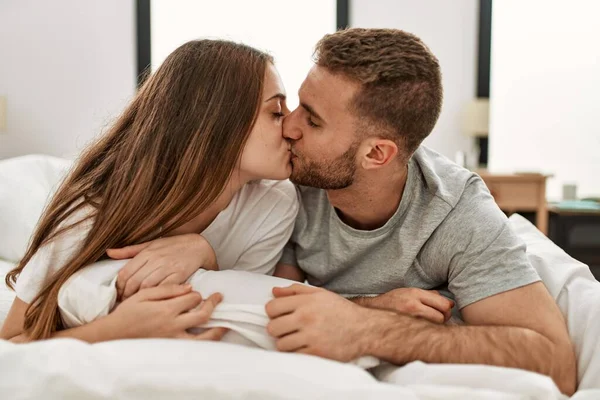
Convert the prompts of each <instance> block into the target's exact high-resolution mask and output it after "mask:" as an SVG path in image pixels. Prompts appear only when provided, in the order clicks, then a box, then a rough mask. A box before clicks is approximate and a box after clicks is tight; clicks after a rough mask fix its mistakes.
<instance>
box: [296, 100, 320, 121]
mask: <svg viewBox="0 0 600 400" xmlns="http://www.w3.org/2000/svg"><path fill="white" fill-rule="evenodd" d="M300 105H301V106H302V108H304V109H305V110H306V111H308V112H309V113H310V114H312V115H314V116H315V117H317V118H318V119H320V120H321V121H323V122H325V120H324V119H323V117H321V116H320V115H319V114H317V113H316V111H315V110H313V108H312V107H311V106H309V105H308V104H306V103H300Z"/></svg>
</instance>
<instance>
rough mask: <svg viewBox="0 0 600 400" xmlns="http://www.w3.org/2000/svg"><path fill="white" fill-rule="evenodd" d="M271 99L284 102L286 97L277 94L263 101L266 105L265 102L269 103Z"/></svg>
mask: <svg viewBox="0 0 600 400" xmlns="http://www.w3.org/2000/svg"><path fill="white" fill-rule="evenodd" d="M273 99H281V100H285V99H286V97H285V94H283V93H277V94H275V95H273V96H271V97H269V98H268V99H266V100H265V103H266V102H267V101H271V100H273Z"/></svg>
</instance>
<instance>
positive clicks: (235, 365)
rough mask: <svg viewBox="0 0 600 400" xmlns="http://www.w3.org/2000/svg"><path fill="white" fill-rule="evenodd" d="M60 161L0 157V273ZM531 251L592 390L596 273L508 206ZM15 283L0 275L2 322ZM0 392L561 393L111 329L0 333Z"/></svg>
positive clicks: (62, 167)
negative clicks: (17, 338)
mask: <svg viewBox="0 0 600 400" xmlns="http://www.w3.org/2000/svg"><path fill="white" fill-rule="evenodd" d="M68 167H69V163H68V162H66V161H65V160H61V159H55V158H51V157H46V156H26V157H21V158H19V159H11V160H3V161H0V277H2V278H3V277H4V274H5V273H6V272H7V271H8V270H9V269H10V268H12V267H13V266H14V263H15V262H16V260H18V257H19V254H22V252H23V250H24V247H25V245H26V243H27V239H28V237H29V236H28V235H30V234H31V230H32V229H33V227H34V226H35V221H36V220H37V218H38V217H39V214H40V213H41V210H42V208H43V204H44V203H45V201H46V199H47V198H48V195H49V193H51V191H52V189H53V188H55V187H56V182H58V180H59V179H60V177H61V176H63V175H64V173H65V171H66V170H67V169H68ZM510 223H511V224H512V226H513V228H514V229H515V230H516V232H517V233H518V234H519V235H520V236H521V237H522V238H523V239H524V240H525V241H526V243H527V247H528V255H529V257H530V260H531V261H532V263H533V264H534V266H535V268H536V269H537V270H538V272H539V273H540V275H541V276H542V279H543V280H544V283H545V284H546V286H547V288H548V290H549V291H550V293H551V294H552V296H553V297H554V298H555V299H556V300H557V303H558V304H559V306H560V308H561V311H562V312H563V314H564V315H565V318H566V320H567V323H568V327H569V332H570V335H571V337H572V339H573V342H574V345H575V350H576V352H577V356H578V369H579V370H578V381H579V387H580V388H579V391H578V392H577V393H576V394H575V395H574V396H573V397H572V398H573V399H600V340H599V338H600V283H598V282H597V281H596V280H595V279H594V277H593V276H592V275H591V273H590V271H589V268H587V266H585V265H583V264H581V263H579V262H577V261H575V260H573V259H572V258H570V257H569V256H568V255H567V254H566V253H564V252H563V251H562V250H560V249H559V248H558V247H557V246H555V245H554V244H553V243H552V242H551V241H549V240H548V239H547V238H546V237H545V236H544V235H542V234H541V233H540V232H539V231H537V230H536V229H535V227H534V226H533V225H531V224H530V223H529V222H528V221H527V220H525V219H524V218H522V217H520V216H518V215H515V216H512V217H511V218H510ZM13 296H14V295H13V293H12V292H11V291H9V290H8V289H7V288H5V287H4V285H0V324H1V323H2V321H3V320H4V318H5V315H6V312H7V311H8V307H9V306H10V303H11V302H12V298H13ZM0 398H2V399H9V398H10V399H37V398H44V399H65V398H74V399H157V398H169V399H174V400H180V399H192V398H194V399H196V398H210V399H233V398H236V399H237V398H256V399H282V398H286V399H313V398H315V399H320V398H323V399H332V398H342V399H378V400H379V399H388V398H389V399H392V398H393V399H467V398H468V399H540V400H542V399H543V400H547V399H564V398H566V397H565V396H562V395H561V394H560V393H559V391H558V390H557V388H556V386H555V385H554V383H553V382H552V380H551V379H550V378H548V377H545V376H542V375H539V374H535V373H531V372H526V371H521V370H517V369H511V368H498V367H490V366H478V365H431V364H424V363H421V362H414V363H411V364H408V365H406V366H403V367H397V366H392V365H381V366H379V367H377V368H376V369H374V370H371V371H365V370H363V369H361V368H359V367H356V366H354V365H349V364H343V363H338V362H333V361H329V360H324V359H320V358H317V357H312V356H305V355H296V354H284V353H277V352H270V351H265V350H261V349H255V348H247V347H243V346H238V345H234V344H228V343H214V342H195V341H182V340H162V339H147V340H120V341H112V342H105V343H99V344H94V345H90V344H87V343H84V342H81V341H78V340H74V339H56V340H48V341H44V342H37V343H30V344H26V345H15V344H12V343H10V342H7V341H0Z"/></svg>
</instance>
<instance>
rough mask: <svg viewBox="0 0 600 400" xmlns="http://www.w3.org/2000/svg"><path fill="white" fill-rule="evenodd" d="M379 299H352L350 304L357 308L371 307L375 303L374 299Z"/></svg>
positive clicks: (363, 297) (374, 297) (373, 297)
mask: <svg viewBox="0 0 600 400" xmlns="http://www.w3.org/2000/svg"><path fill="white" fill-rule="evenodd" d="M377 297H379V296H372V297H371V296H369V297H366V296H361V297H353V298H351V299H350V301H351V302H353V303H354V304H357V305H359V306H362V307H373V304H374V303H375V299H376V298H377Z"/></svg>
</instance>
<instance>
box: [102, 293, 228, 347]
mask: <svg viewBox="0 0 600 400" xmlns="http://www.w3.org/2000/svg"><path fill="white" fill-rule="evenodd" d="M221 300H222V296H221V294H219V293H215V294H213V295H211V296H210V297H209V298H208V299H205V300H204V301H203V299H202V296H201V295H200V294H199V293H198V292H194V291H192V288H191V286H190V285H162V286H159V287H154V288H149V289H142V290H140V291H139V292H137V293H136V294H134V295H133V296H131V297H130V298H129V299H127V300H125V301H124V302H123V303H121V304H119V305H118V306H117V308H115V310H114V311H113V312H111V313H110V314H108V315H107V316H106V317H104V318H105V319H106V320H105V321H104V322H105V325H104V326H105V327H106V328H105V329H110V330H111V331H112V334H113V335H116V336H117V337H119V338H150V337H152V338H180V339H196V340H221V338H222V337H223V335H224V334H225V333H226V332H227V329H225V328H212V329H209V330H207V331H205V332H203V333H200V334H190V333H188V332H187V330H188V329H190V328H195V327H198V326H200V325H202V324H204V323H206V322H207V321H208V320H209V319H210V316H211V315H212V313H213V311H214V309H215V307H216V306H217V304H219V303H220V302H221Z"/></svg>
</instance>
